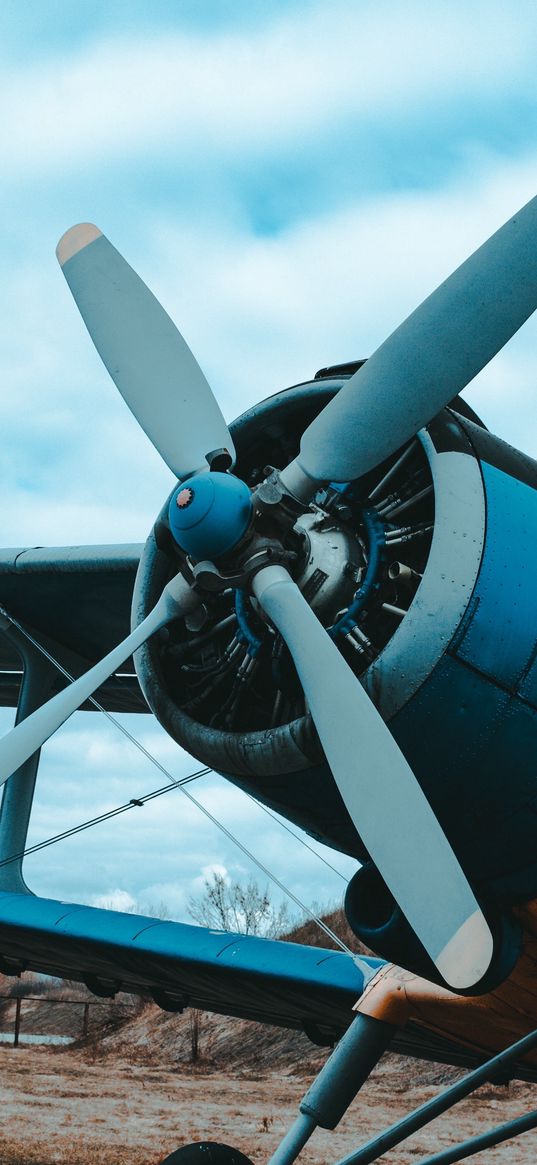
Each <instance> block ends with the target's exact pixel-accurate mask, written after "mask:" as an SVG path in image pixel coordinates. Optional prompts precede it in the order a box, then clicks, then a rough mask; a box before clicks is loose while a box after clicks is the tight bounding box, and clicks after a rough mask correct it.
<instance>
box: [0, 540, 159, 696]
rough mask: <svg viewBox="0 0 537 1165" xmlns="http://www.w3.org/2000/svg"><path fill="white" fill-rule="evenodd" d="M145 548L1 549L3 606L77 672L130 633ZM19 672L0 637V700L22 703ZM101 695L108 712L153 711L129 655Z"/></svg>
mask: <svg viewBox="0 0 537 1165" xmlns="http://www.w3.org/2000/svg"><path fill="white" fill-rule="evenodd" d="M141 550H142V547H141V546H138V545H135V544H129V545H123V546H121V545H118V546H68V547H47V548H44V547H37V548H32V549H12V550H2V551H0V606H1V607H3V608H4V609H5V611H6V612H7V614H8V615H10V616H12V617H13V618H15V619H17V620H18V621H19V622H20V623H21V625H22V626H23V627H24V628H25V629H27V630H28V631H30V632H31V634H32V635H33V636H34V637H35V638H36V639H37V640H38V642H39V643H40V644H42V645H43V646H44V647H46V649H47V650H48V651H49V652H50V653H51V655H52V656H53V657H54V659H55V660H57V661H58V662H59V663H60V664H61V665H62V667H64V668H66V670H67V671H69V672H70V673H71V674H72V675H76V676H78V675H80V674H81V673H82V672H84V671H86V669H87V668H88V666H91V664H92V663H95V661H96V660H98V659H101V658H102V657H103V655H106V654H107V653H108V652H109V651H110V650H111V648H112V647H114V646H115V644H116V643H119V642H121V641H122V640H123V639H124V638H125V637H126V636H127V635H128V633H129V630H130V625H129V617H130V609H131V599H132V591H133V586H134V579H135V576H136V570H137V568H138V563H139V561H140V554H141ZM21 676H22V661H21V659H20V656H19V653H18V651H17V649H16V648H15V646H14V644H13V642H11V641H10V639H9V637H8V636H7V635H0V705H3V706H14V705H16V704H17V698H18V691H19V686H20V680H21ZM60 686H62V685H61V680H59V682H58V687H60ZM96 697H97V699H98V700H99V702H100V703H101V704H103V706H104V707H105V708H106V709H107V710H108V711H109V712H147V711H148V708H147V704H146V702H145V699H144V697H143V696H142V693H141V691H140V687H139V684H138V680H137V678H136V674H135V671H134V664H133V662H132V659H129V660H127V661H126V662H125V664H124V665H123V666H122V667H121V672H120V675H114V676H112V677H111V678H110V679H109V680H108V681H107V682H106V683H105V684H103V686H102V688H101V689H100V690H99V692H98V693H96ZM85 707H87V708H91V705H90V704H88V705H85Z"/></svg>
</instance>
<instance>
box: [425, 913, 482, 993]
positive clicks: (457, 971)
mask: <svg viewBox="0 0 537 1165" xmlns="http://www.w3.org/2000/svg"><path fill="white" fill-rule="evenodd" d="M493 945H494V944H493V939H492V935H491V933H490V930H489V927H488V925H487V922H486V920H485V918H484V916H483V914H482V913H481V911H480V910H476V911H475V912H474V914H471V915H470V917H469V918H467V919H466V922H463V924H462V926H460V927H459V929H458V931H457V932H456V934H454V935H453V937H452V938H451V939H450V941H449V942H448V943H447V945H446V946H445V947H444V949H443V951H441V952H440V955H439V956H438V958H437V959H435V963H436V965H437V967H438V970H439V971H440V974H441V975H443V977H444V979H445V980H446V983H449V985H450V987H455V988H459V990H463V989H464V988H465V987H473V986H474V984H475V983H479V980H480V979H482V978H483V975H484V974H485V972H486V971H487V970H488V968H489V965H490V961H491V959H492V955H493Z"/></svg>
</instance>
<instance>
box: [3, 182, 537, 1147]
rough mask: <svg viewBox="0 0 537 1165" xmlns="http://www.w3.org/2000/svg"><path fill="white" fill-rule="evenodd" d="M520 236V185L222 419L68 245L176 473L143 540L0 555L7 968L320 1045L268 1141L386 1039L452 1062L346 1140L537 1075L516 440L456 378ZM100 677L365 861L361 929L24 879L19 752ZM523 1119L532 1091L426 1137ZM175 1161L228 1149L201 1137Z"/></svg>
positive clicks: (97, 249) (353, 892)
mask: <svg viewBox="0 0 537 1165" xmlns="http://www.w3.org/2000/svg"><path fill="white" fill-rule="evenodd" d="M536 238H537V198H534V199H533V200H532V201H531V202H529V203H528V204H527V205H526V206H525V207H523V208H522V209H521V210H520V211H519V212H518V213H517V214H515V215H514V216H513V218H511V219H510V220H509V221H508V222H507V223H506V224H504V226H502V227H501V228H500V229H499V230H498V231H497V232H496V233H495V234H494V235H493V236H492V237H491V238H490V239H488V240H487V241H486V242H485V243H484V244H483V245H482V246H481V247H480V248H479V249H478V250H477V251H476V252H475V253H474V254H473V255H472V256H470V258H469V259H467V260H466V261H465V262H464V263H463V264H462V266H460V267H459V268H458V269H457V270H456V271H455V272H454V273H453V274H452V275H450V276H449V278H448V279H447V280H446V281H445V282H444V283H442V284H441V285H440V287H438V288H437V289H436V290H435V291H434V292H433V293H432V294H431V295H430V296H429V297H428V298H427V299H426V300H425V301H424V302H423V303H422V304H421V305H420V306H419V307H418V308H417V309H416V310H415V311H414V312H413V313H412V314H411V315H410V316H409V317H408V318H407V319H406V320H405V321H404V322H403V323H402V324H401V325H400V326H399V327H398V328H397V329H396V331H395V332H393V333H392V334H391V335H390V336H389V337H388V339H387V340H386V341H385V342H384V343H383V344H382V345H381V346H380V347H379V348H378V349H377V351H376V352H375V353H374V354H373V355H372V356H371V357H370V358H369V359H368V360H367V361H363V360H360V361H356V362H354V363H349V364H345V365H338V366H332V367H327V368H324V369H322V370H321V371H320V372H318V373H317V375H316V376H315V377H314V379H312V380H309V381H306V382H304V383H302V384H300V385H297V386H295V387H293V388H290V389H286V390H284V391H283V392H280V393H278V394H276V395H275V396H272V397H270V398H269V399H268V400H265V401H262V402H261V403H259V404H256V405H255V406H253V407H252V408H251V409H250V410H249V411H248V412H246V413H245V414H244V415H243V416H241V417H239V418H238V420H236V421H235V422H234V423H233V424H231V425H230V426H229V427H228V425H227V424H226V422H225V420H224V418H223V416H222V413H221V411H220V409H219V406H218V404H217V402H216V400H215V398H214V396H213V393H212V391H211V389H210V387H209V385H208V383H207V381H206V379H205V377H204V375H203V373H202V371H201V369H200V367H199V365H198V364H197V361H196V360H195V358H194V356H193V354H192V353H191V351H190V349H189V348H188V347H187V345H186V343H185V341H184V340H183V338H182V336H181V335H180V333H179V332H178V330H177V328H176V327H175V325H174V324H173V323H172V321H171V320H170V318H169V316H168V315H167V314H166V312H165V311H164V309H163V308H162V307H161V305H160V304H159V303H158V301H157V300H156V299H155V298H154V296H153V295H152V293H151V292H150V291H149V289H148V288H147V287H146V286H145V284H144V283H143V282H142V281H141V279H139V277H138V276H137V275H136V274H135V272H134V271H133V270H132V269H131V267H130V266H129V265H128V264H127V262H126V261H125V260H124V259H123V257H122V256H121V255H120V254H119V252H118V251H117V250H116V249H115V248H114V247H113V245H112V244H111V243H110V242H109V240H108V239H107V238H106V236H105V235H103V234H102V233H101V231H100V230H99V229H98V228H97V227H95V226H93V225H92V224H88V223H84V224H79V225H77V226H75V227H73V228H71V229H70V230H69V231H67V232H66V234H65V235H64V236H63V237H62V239H61V240H60V243H59V244H58V248H57V255H58V259H59V263H60V266H61V268H62V271H63V274H64V276H65V278H66V280H67V283H68V285H69V288H70V290H71V292H72V295H73V297H74V300H75V303H76V305H77V307H78V309H79V312H80V314H81V315H82V319H83V321H84V323H85V325H86V328H87V330H88V332H89V335H90V337H91V339H92V341H93V343H94V344H95V346H96V348H97V351H98V352H99V354H100V356H101V358H102V360H103V362H104V364H105V366H106V368H107V369H108V371H109V373H110V376H111V378H112V380H113V381H114V383H115V385H116V387H117V388H118V390H119V391H120V393H121V394H122V396H123V398H124V400H125V402H126V404H127V405H128V407H129V408H130V410H131V412H132V413H133V414H134V416H135V417H136V419H137V420H138V422H139V424H140V425H141V427H142V428H143V430H144V431H145V433H146V434H147V436H148V438H149V439H150V440H151V441H152V443H153V445H154V446H155V448H156V449H157V450H158V452H159V453H160V455H161V456H162V458H163V460H164V461H165V463H166V464H167V465H168V466H169V468H170V469H171V470H172V471H173V473H174V475H175V477H176V478H177V485H176V486H175V487H174V489H173V491H172V493H171V495H170V497H169V498H167V499H166V501H165V502H164V505H163V507H162V510H161V512H160V514H159V515H158V517H157V519H156V521H155V524H154V527H153V530H152V531H151V534H150V536H149V538H148V540H147V542H146V544H145V545H144V546H143V547H138V546H121V545H118V546H116V547H112V548H110V547H99V546H97V547H76V548H60V549H57V548H56V549H55V548H50V549H47V548H39V549H37V550H36V549H24V548H21V549H19V550H10V551H4V552H3V553H2V554H0V603H1V609H0V629H1V630H2V632H3V635H2V637H1V639H2V643H1V646H0V650H1V653H2V655H1V661H0V662H1V671H0V682H1V686H0V700H1V702H2V703H3V704H6V705H10V706H12V705H16V706H17V709H18V710H17V719H16V724H15V727H14V728H13V729H12V730H11V731H10V732H8V733H7V734H6V735H5V736H4V737H3V739H2V740H1V741H0V782H2V783H4V784H5V791H4V796H3V802H2V809H1V814H0V878H1V881H0V952H1V958H0V971H2V972H3V973H5V974H20V973H22V972H23V971H24V970H26V969H31V970H38V971H41V972H45V973H49V974H56V975H61V976H64V977H68V978H73V979H79V980H81V981H83V982H85V983H86V984H87V985H88V986H89V987H90V989H91V990H92V991H94V992H95V993H96V994H98V995H99V994H100V995H113V994H114V993H115V992H116V991H118V990H119V989H123V990H127V991H134V992H137V991H138V992H141V993H145V994H150V995H151V996H152V998H153V999H154V1000H155V1001H156V1002H157V1003H159V1005H160V1006H162V1007H164V1008H168V1009H170V1010H172V1011H174V1010H175V1011H180V1010H182V1009H183V1008H184V1007H187V1006H195V1007H201V1008H203V1009H205V1010H213V1011H218V1012H223V1013H225V1014H230V1015H236V1016H242V1017H247V1018H253V1019H258V1020H261V1021H264V1022H269V1023H276V1024H281V1025H283V1026H290V1027H295V1028H301V1029H302V1030H304V1031H305V1032H306V1033H307V1034H308V1035H309V1036H310V1038H311V1039H313V1040H314V1041H316V1042H319V1043H325V1044H327V1045H329V1044H333V1043H335V1044H336V1046H335V1048H334V1051H333V1052H332V1055H331V1056H330V1058H329V1059H328V1060H327V1063H326V1064H325V1066H324V1068H323V1069H322V1071H321V1073H320V1075H319V1077H318V1078H317V1080H316V1081H315V1082H314V1084H313V1085H312V1087H311V1088H310V1089H309V1091H308V1093H307V1094H306V1097H305V1098H304V1100H303V1102H302V1104H301V1106H300V1112H299V1114H298V1116H297V1120H296V1122H295V1124H294V1125H293V1126H292V1128H291V1129H290V1130H289V1132H288V1133H287V1134H286V1136H285V1138H284V1140H283V1141H282V1144H281V1145H280V1147H279V1149H278V1150H277V1151H276V1154H275V1155H274V1156H273V1157H272V1159H271V1165H290V1163H291V1162H292V1161H294V1160H295V1159H296V1157H297V1156H298V1154H299V1153H300V1151H301V1149H302V1148H303V1146H304V1145H305V1144H306V1142H307V1141H308V1139H309V1137H310V1136H311V1135H312V1133H313V1132H314V1130H315V1128H316V1127H317V1126H321V1127H325V1128H334V1127H335V1126H336V1125H337V1124H338V1122H339V1120H340V1118H341V1116H342V1115H343V1113H344V1112H345V1111H346V1109H347V1107H348V1105H349V1104H350V1103H351V1101H352V1100H353V1099H354V1097H355V1096H356V1094H357V1093H358V1091H359V1089H360V1087H361V1085H362V1084H363V1082H364V1080H365V1079H367V1077H368V1075H369V1073H370V1071H371V1070H372V1068H373V1067H374V1066H375V1064H376V1063H377V1062H378V1060H379V1058H380V1056H381V1055H382V1054H383V1052H384V1051H385V1050H386V1048H388V1047H390V1048H393V1049H396V1050H397V1049H398V1050H402V1051H405V1052H407V1053H409V1054H411V1055H415V1056H418V1057H424V1058H432V1059H435V1060H440V1061H444V1062H446V1063H451V1064H457V1065H461V1064H462V1065H466V1066H468V1067H469V1068H470V1072H469V1074H468V1075H467V1076H466V1077H465V1078H464V1079H463V1080H462V1081H458V1082H457V1083H456V1084H455V1085H452V1086H451V1088H449V1089H447V1090H446V1092H445V1093H443V1094H441V1096H440V1097H437V1098H435V1100H434V1101H432V1102H429V1104H428V1105H426V1106H425V1108H422V1109H418V1110H416V1111H415V1113H414V1114H411V1115H410V1116H409V1117H407V1118H406V1119H405V1120H404V1121H403V1122H400V1123H399V1125H397V1126H393V1127H392V1128H391V1129H390V1130H386V1131H385V1132H384V1133H383V1134H381V1136H380V1137H378V1138H375V1139H374V1141H373V1142H369V1143H368V1144H367V1145H363V1146H361V1147H360V1148H359V1149H357V1151H356V1152H355V1153H353V1154H351V1156H350V1157H347V1158H345V1162H340V1165H351V1162H353V1163H358V1162H361V1163H362V1165H364V1162H366V1161H374V1160H376V1159H377V1157H378V1156H380V1155H381V1154H382V1153H384V1152H386V1151H387V1149H389V1148H390V1147H392V1146H393V1145H395V1144H398V1143H400V1141H401V1140H402V1139H403V1138H404V1137H406V1136H408V1135H409V1134H410V1132H411V1131H414V1130H415V1128H418V1127H421V1126H422V1125H423V1124H424V1123H426V1122H428V1121H429V1120H431V1119H434V1116H435V1115H437V1113H438V1112H440V1111H445V1110H446V1109H447V1108H449V1107H451V1106H452V1105H453V1104H455V1103H456V1102H457V1101H458V1100H459V1099H461V1097H462V1096H464V1095H468V1094H469V1093H470V1092H471V1091H473V1090H474V1089H475V1087H477V1086H478V1084H479V1083H481V1082H482V1081H483V1080H485V1079H491V1078H492V1079H499V1078H503V1079H505V1078H509V1077H510V1076H513V1075H514V1076H517V1077H520V1078H522V1079H528V1080H535V1079H537V1032H536V1031H535V1029H536V1028H537V993H536V991H535V982H536V975H535V972H536V965H537V857H536V847H535V840H536V836H537V817H536V811H537V786H536V779H535V775H534V756H535V752H536V747H535V746H536V744H537V605H536V604H535V601H534V578H533V571H532V558H531V556H532V546H533V543H534V532H535V530H536V528H537V464H536V463H535V462H534V461H533V460H532V459H531V458H529V457H527V456H526V455H524V454H523V453H520V452H519V451H517V450H514V449H512V448H511V447H510V446H508V445H507V444H506V443H505V442H504V441H502V440H501V439H500V438H498V437H496V436H494V435H493V434H491V433H490V432H489V431H488V430H487V429H486V427H485V425H484V424H483V422H482V421H481V420H480V418H479V417H477V415H476V414H475V413H474V412H473V410H472V409H471V408H470V407H469V405H468V404H467V403H466V402H465V401H464V400H463V398H462V397H461V395H460V393H461V392H462V391H463V389H464V388H465V387H466V385H467V384H468V383H469V382H470V381H471V380H472V379H473V378H474V377H475V376H476V374H477V373H478V372H479V371H480V370H481V369H482V368H483V367H484V366H485V365H486V364H487V363H488V362H489V361H490V360H491V359H492V358H493V357H494V355H495V354H496V353H497V352H498V351H499V350H500V349H501V348H502V347H503V346H504V345H505V344H506V343H507V342H508V341H509V339H510V338H511V337H512V336H513V334H514V333H515V332H516V331H517V330H518V328H520V327H521V326H522V324H523V323H524V322H525V320H527V319H528V317H529V316H530V315H531V314H532V312H533V311H534V310H535V308H536V307H537V247H536V246H535V239H536ZM129 611H131V629H130V630H129V629H128V628H129ZM61 669H63V671H62V670H61ZM66 676H68V677H73V676H74V677H76V678H74V679H71V681H70V682H66ZM19 687H20V696H19V694H18V692H19ZM95 696H97V697H98V700H99V701H100V703H101V705H102V706H103V707H104V708H105V709H108V710H122V711H139V710H140V707H141V704H142V702H143V703H144V706H146V707H147V708H148V709H150V710H151V711H152V712H153V713H154V715H155V716H156V718H157V720H158V721H159V722H160V724H161V725H162V726H163V727H164V728H165V730H166V731H167V732H168V733H169V734H170V736H171V737H172V738H173V739H174V740H175V741H176V742H177V743H178V744H179V745H181V747H182V748H184V749H186V750H187V751H188V752H189V753H191V754H192V755H193V756H194V757H196V758H197V759H199V760H200V761H201V762H202V763H203V764H204V765H207V766H210V767H211V768H213V769H214V770H215V771H217V772H219V773H221V774H222V775H223V776H225V777H226V778H227V779H228V780H230V781H231V782H232V783H234V784H235V785H237V786H238V787H240V788H241V789H244V790H246V791H247V792H248V793H250V794H251V795H252V796H253V797H254V798H256V799H257V800H259V801H260V802H261V803H262V804H264V805H265V806H267V807H269V808H270V809H271V810H275V811H276V812H277V813H279V814H280V815H281V816H282V817H284V818H286V819H287V820H289V821H290V822H292V823H295V824H297V825H299V826H300V827H301V828H302V829H304V830H305V831H306V833H309V834H310V835H311V836H312V837H314V838H317V839H318V840H320V841H322V842H324V843H325V844H327V845H329V846H331V847H332V848H333V849H335V850H339V851H341V852H343V853H346V854H349V855H351V856H352V857H354V858H356V859H358V860H359V862H360V863H361V865H360V868H359V869H358V872H357V873H356V874H355V875H354V877H353V878H352V879H351V881H350V883H349V886H348V888H347V892H346V898H345V910H346V914H347V918H348V920H349V922H350V925H351V927H352V929H353V931H354V933H355V934H356V935H357V937H358V938H359V939H360V940H361V941H362V942H364V943H365V944H366V945H367V946H368V947H369V948H370V949H372V950H374V951H375V952H376V953H377V955H378V957H376V958H366V957H362V956H360V957H353V955H352V954H346V953H339V952H334V951H330V952H329V951H322V950H321V951H320V950H319V949H318V948H307V947H300V946H298V945H293V944H289V943H278V942H275V941H272V940H267V939H260V938H254V937H251V936H245V935H231V934H226V933H224V932H214V931H210V930H205V929H204V928H199V927H192V926H187V925H185V924H181V923H174V922H163V921H160V920H155V919H149V918H142V917H141V916H133V915H121V914H118V913H112V912H109V911H103V910H97V909H95V908H90V907H86V906H81V905H76V904H71V905H70V904H66V903H60V902H55V901H51V900H45V899H42V898H39V897H36V896H34V895H32V894H30V893H29V892H28V888H27V887H26V884H25V882H24V877H23V873H22V856H23V854H24V849H25V843H26V836H27V829H28V821H29V816H30V812H31V805H32V798H33V792H34V787H35V780H36V776H37V768H38V763H39V750H40V748H41V746H42V745H43V744H44V743H45V741H46V740H47V739H48V738H49V737H50V736H51V735H52V734H53V733H54V732H55V731H56V729H57V728H58V727H59V726H60V725H61V724H62V723H64V722H65V720H66V719H68V717H69V716H70V715H71V714H72V713H73V712H74V711H75V710H77V709H78V708H88V707H89V706H90V705H89V703H88V701H90V700H91V699H93V698H94V697H95ZM17 702H18V703H17ZM442 1106H443V1107H442ZM420 1122H421V1123H420ZM521 1122H522V1123H521ZM536 1126H537V1116H536V1114H535V1113H530V1114H528V1115H527V1116H525V1117H523V1118H520V1119H519V1121H518V1123H517V1122H510V1124H509V1127H508V1126H506V1125H503V1126H500V1127H499V1128H497V1129H495V1130H491V1131H489V1132H487V1133H484V1134H481V1135H480V1136H479V1137H477V1138H474V1139H473V1141H472V1143H471V1145H470V1149H469V1148H468V1144H469V1143H468V1142H466V1143H464V1144H463V1145H459V1146H457V1147H455V1149H453V1147H451V1148H450V1150H447V1151H443V1150H441V1151H440V1152H439V1153H437V1154H435V1155H433V1156H432V1157H429V1158H427V1162H428V1163H429V1165H431V1163H432V1162H433V1161H434V1162H440V1161H442V1162H447V1161H448V1160H449V1161H455V1160H459V1159H462V1157H463V1156H465V1155H467V1154H468V1152H469V1151H474V1152H477V1151H479V1150H480V1149H482V1148H484V1147H487V1146H488V1145H492V1144H496V1143H500V1141H501V1140H504V1139H506V1137H508V1136H514V1135H518V1134H519V1133H520V1132H523V1131H527V1130H528V1129H530V1128H534V1127H536ZM454 1153H458V1154H459V1155H458V1156H457V1155H454ZM449 1154H451V1155H449ZM166 1160H167V1162H168V1163H169V1165H172V1162H173V1163H176V1165H189V1163H191V1162H200V1163H201V1165H205V1162H216V1163H219V1165H233V1163H235V1165H244V1163H245V1162H246V1165H249V1163H248V1162H247V1159H246V1158H245V1157H244V1155H242V1154H240V1153H238V1151H237V1150H235V1149H233V1148H232V1147H230V1146H224V1145H221V1144H219V1143H217V1142H214V1143H213V1142H203V1143H200V1144H198V1145H192V1146H183V1147H182V1148H180V1149H178V1150H177V1151H176V1152H174V1153H172V1154H171V1156H169V1157H168V1158H167V1159H166Z"/></svg>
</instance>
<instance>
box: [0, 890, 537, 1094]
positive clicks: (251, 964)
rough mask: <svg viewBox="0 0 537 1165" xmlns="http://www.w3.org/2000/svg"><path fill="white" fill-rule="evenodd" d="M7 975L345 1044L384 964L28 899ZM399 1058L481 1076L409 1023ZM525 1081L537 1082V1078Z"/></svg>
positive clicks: (20, 910) (5, 927) (6, 897)
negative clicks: (60, 981)
mask: <svg viewBox="0 0 537 1165" xmlns="http://www.w3.org/2000/svg"><path fill="white" fill-rule="evenodd" d="M0 951H1V957H0V971H2V972H3V973H4V974H8V975H17V974H20V973H21V972H23V971H25V970H32V971H40V972H43V973H45V974H49V975H58V976H60V977H62V978H68V979H75V980H78V981H80V982H84V983H86V985H87V986H88V987H89V988H90V990H92V991H93V992H94V993H95V994H98V995H104V996H107V995H108V996H110V995H113V994H115V992H117V991H120V990H122V991H129V992H134V993H141V994H144V995H150V996H151V997H152V998H153V999H154V1001H155V1002H156V1003H158V1004H159V1006H160V1007H163V1008H164V1009H166V1010H169V1011H182V1010H183V1008H185V1007H199V1008H201V1009H203V1010H204V1011H211V1012H216V1013H219V1014H222V1015H230V1016H236V1017H237V1018H241V1019H249V1020H257V1021H259V1022H262V1023H269V1024H274V1025H276V1026H279V1027H287V1028H294V1029H296V1030H302V1031H304V1032H305V1033H306V1035H308V1036H309V1037H310V1039H313V1040H314V1042H315V1043H320V1044H329V1043H333V1042H334V1040H336V1039H339V1037H340V1036H341V1035H342V1034H343V1032H344V1031H345V1030H346V1028H347V1027H348V1026H349V1024H350V1022H351V1020H352V1018H353V1012H352V1008H353V1005H354V1004H355V1003H356V1001H357V999H358V998H359V997H360V996H361V994H362V992H363V990H364V988H365V987H366V986H367V984H368V983H369V981H370V979H371V978H372V976H373V975H374V974H375V973H376V972H377V971H378V970H379V968H381V967H383V966H386V965H387V964H385V963H384V962H383V960H381V959H376V958H369V957H368V958H366V957H362V956H359V957H358V956H356V957H353V956H352V955H347V954H345V953H342V952H339V951H333V950H326V949H323V948H321V947H309V946H302V945H299V944H298V943H288V942H279V941H276V940H272V939H263V938H256V937H254V936H252V935H243V934H231V933H228V932H226V931H215V930H206V929H205V928H204V927H199V926H189V925H186V924H184V923H179V922H169V921H164V922H163V921H161V920H158V919H155V918H147V917H143V916H141V915H135V914H120V913H117V912H112V911H108V910H98V909H96V908H95V907H90V906H80V905H76V904H69V903H66V902H56V901H54V900H52V899H45V898H37V897H34V896H33V895H29V894H7V893H0ZM392 1048H393V1050H394V1051H399V1052H402V1053H404V1054H406V1055H411V1056H415V1057H419V1058H420V1059H425V1060H434V1061H438V1062H441V1063H446V1064H456V1065H462V1066H474V1065H475V1064H476V1063H478V1062H479V1058H478V1057H476V1056H475V1055H474V1054H472V1052H470V1051H469V1050H468V1049H467V1048H463V1047H462V1046H461V1045H460V1044H457V1043H456V1042H455V1041H452V1040H448V1039H446V1038H445V1037H443V1036H440V1035H437V1034H436V1033H434V1032H432V1031H428V1030H426V1029H425V1028H424V1027H421V1026H418V1025H416V1024H413V1023H409V1024H407V1025H406V1027H405V1028H404V1029H403V1030H402V1031H400V1032H399V1033H398V1035H397V1036H396V1037H395V1040H394V1042H393V1044H392ZM516 1075H517V1076H520V1078H522V1079H528V1080H537V1069H533V1068H532V1067H531V1066H529V1065H527V1064H524V1065H518V1066H517V1068H516Z"/></svg>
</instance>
